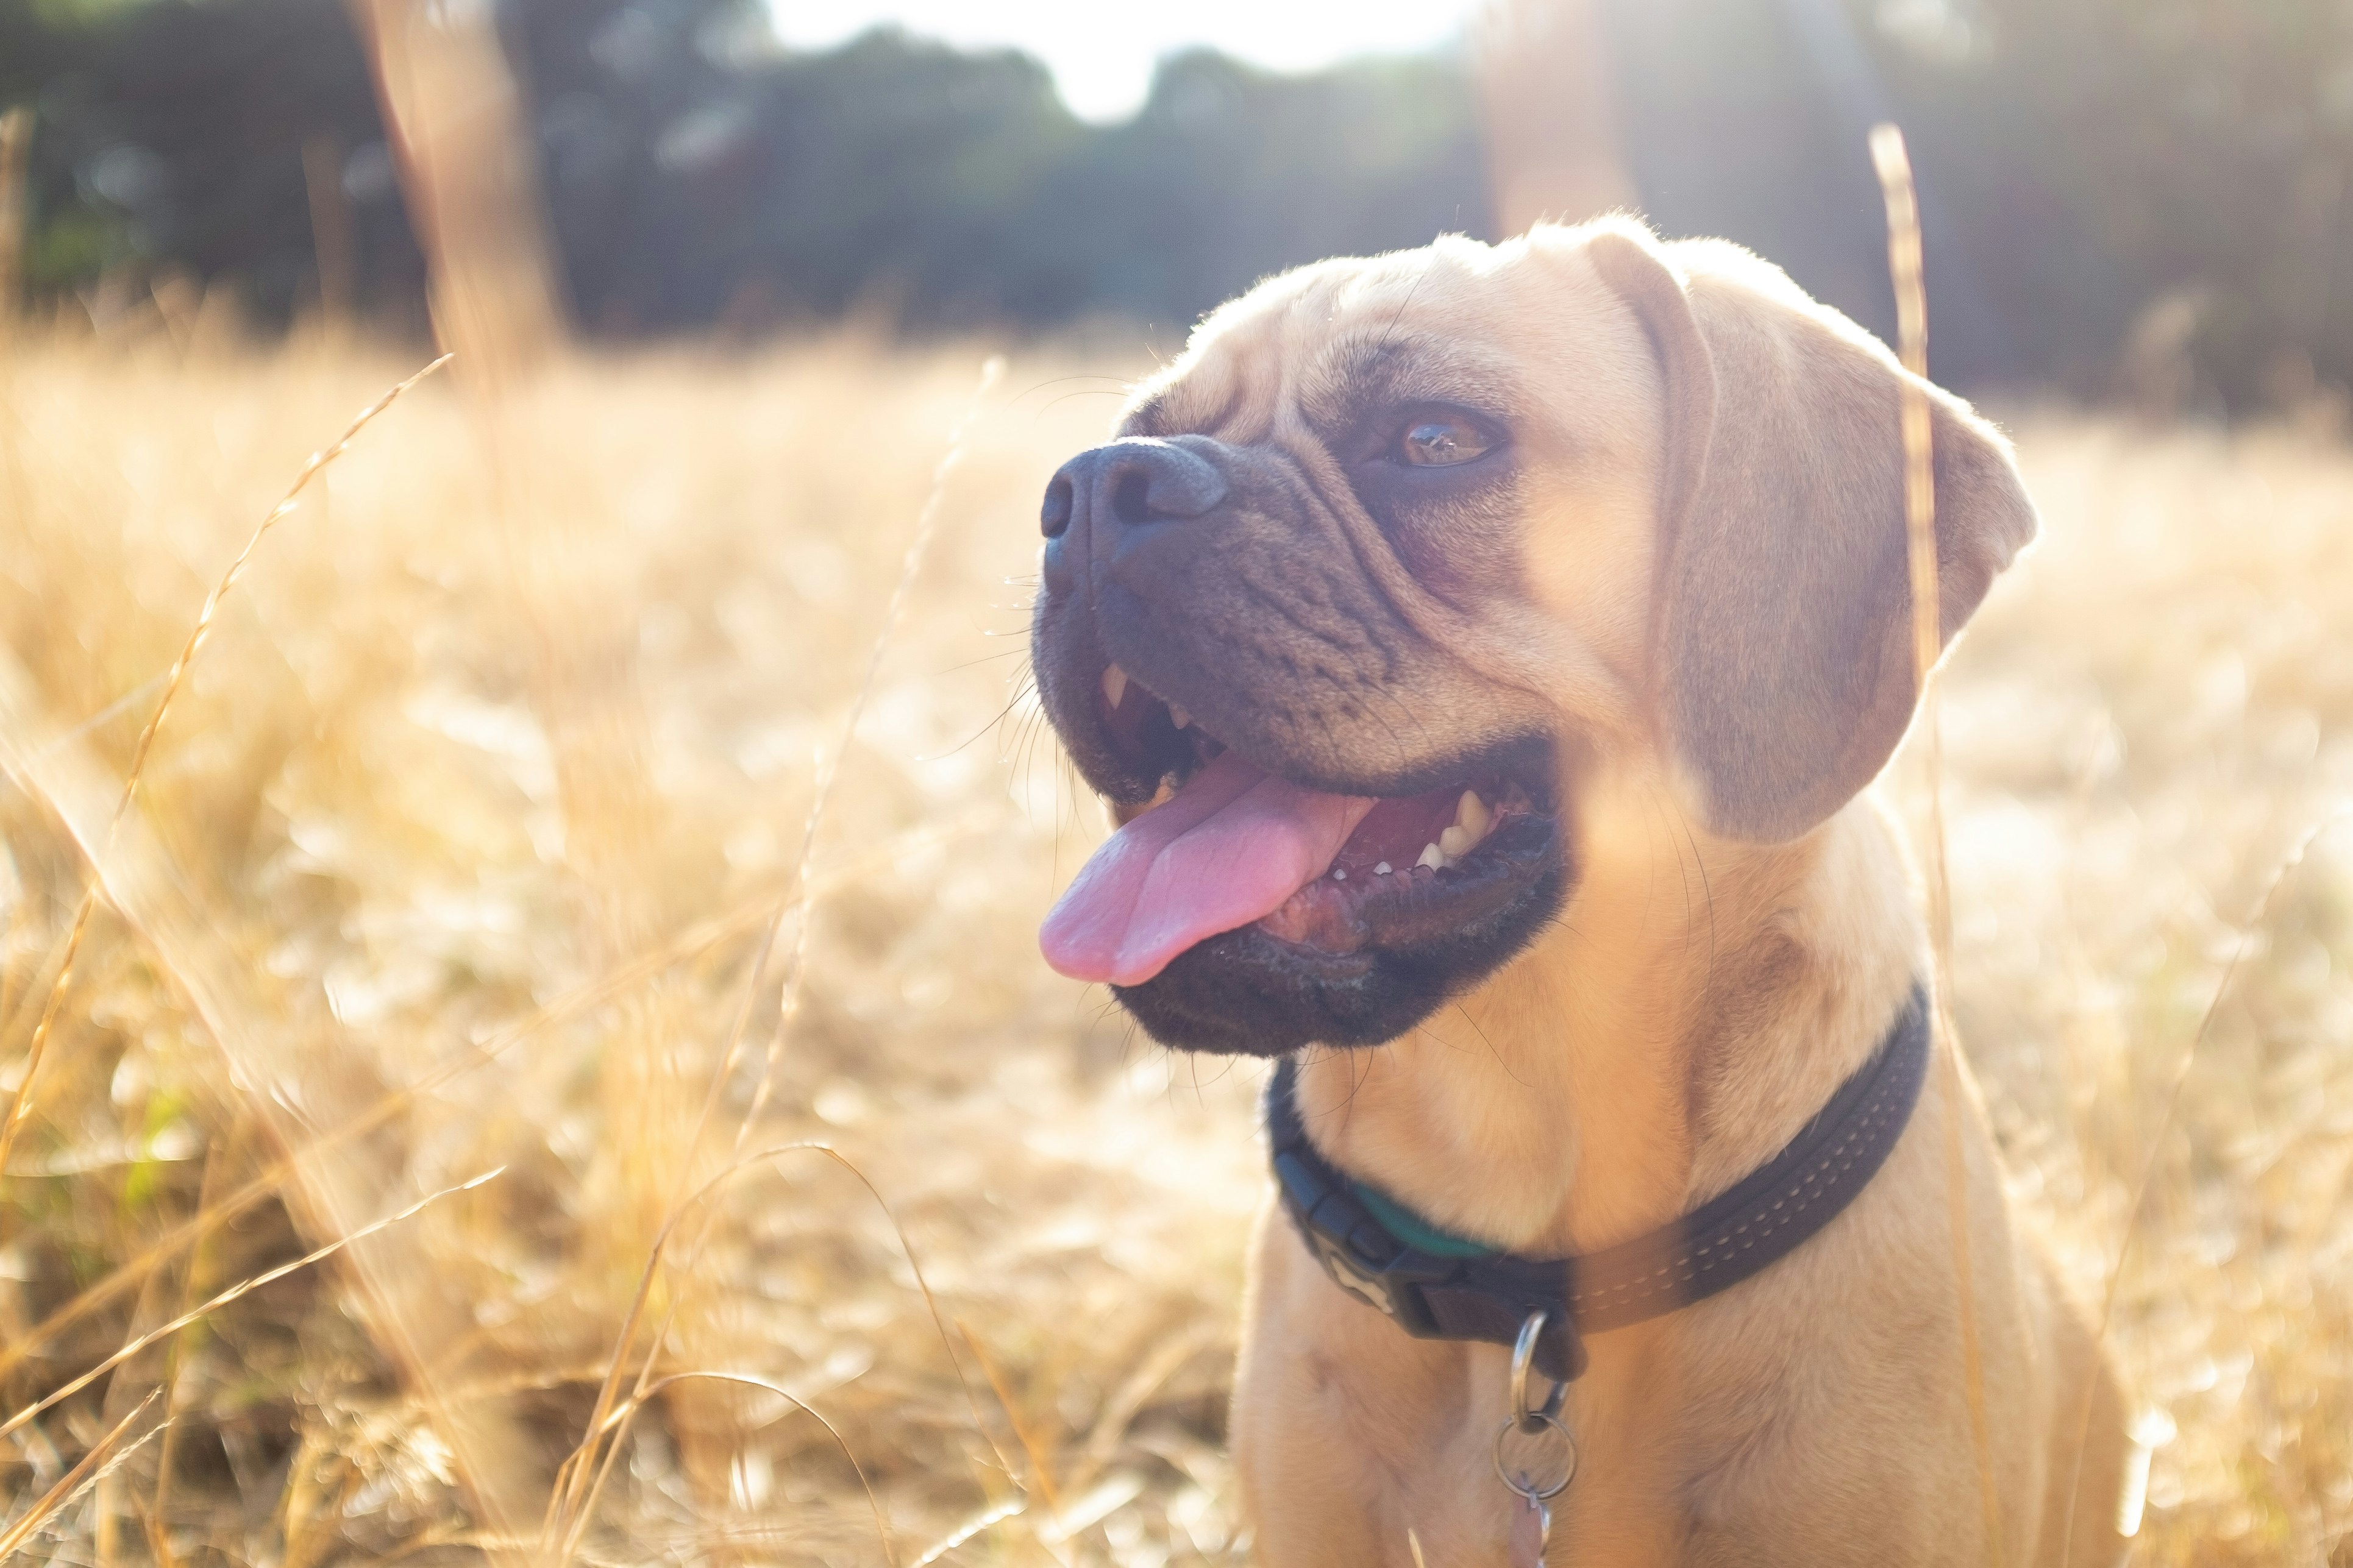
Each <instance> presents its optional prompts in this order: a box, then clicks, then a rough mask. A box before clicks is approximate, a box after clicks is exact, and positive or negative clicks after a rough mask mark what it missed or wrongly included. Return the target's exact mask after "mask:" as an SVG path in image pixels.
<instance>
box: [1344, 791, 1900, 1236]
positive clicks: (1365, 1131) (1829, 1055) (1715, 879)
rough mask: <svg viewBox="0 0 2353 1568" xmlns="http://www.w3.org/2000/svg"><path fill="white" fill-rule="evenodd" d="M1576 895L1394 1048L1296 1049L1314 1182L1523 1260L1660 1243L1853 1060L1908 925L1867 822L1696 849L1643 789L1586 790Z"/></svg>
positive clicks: (1885, 855) (1890, 979)
mask: <svg viewBox="0 0 2353 1568" xmlns="http://www.w3.org/2000/svg"><path fill="white" fill-rule="evenodd" d="M1575 798H1576V800H1577V808H1576V810H1575V812H1574V824H1573V831H1574V833H1575V835H1576V837H1575V853H1576V855H1577V859H1578V862H1579V874H1578V879H1577V886H1576V887H1575V889H1573V890H1572V891H1571V893H1570V895H1569V899H1568V902H1567V906H1566V907H1565V908H1564V910H1562V913H1561V916H1560V919H1559V920H1558V921H1556V922H1555V923H1554V924H1553V925H1552V927H1550V928H1549V929H1548V930H1547V931H1546V932H1545V933H1544V934H1543V935H1542V936H1541V937H1539V938H1538V939H1537V941H1536V942H1535V943H1534V944H1533V945H1532V946H1531V947H1530V949H1529V950H1528V952H1525V953H1524V954H1522V955H1521V956H1520V957H1519V958H1517V959H1516V960H1514V962H1513V963H1511V964H1509V965H1508V966H1506V967H1505V968H1504V970H1503V971H1502V972H1500V973H1498V974H1497V975H1496V976H1495V977H1494V978H1493V979H1492V980H1490V981H1488V982H1487V983H1486V984H1483V985H1482V986H1481V987H1480V988H1479V989H1478V990H1476V991H1474V992H1472V994H1468V995H1466V996H1464V997H1463V998H1462V999H1461V1002H1460V1003H1459V1004H1457V1005H1451V1006H1449V1007H1447V1008H1445V1009H1443V1010H1442V1011H1440V1013H1439V1014H1438V1015H1437V1016H1434V1017H1432V1018H1431V1019H1430V1022H1429V1023H1427V1024H1425V1025H1423V1026H1421V1027H1420V1028H1419V1029H1417V1030H1415V1031H1414V1032H1413V1033H1412V1034H1411V1035H1409V1037H1406V1038H1404V1039H1401V1040H1398V1041H1395V1042H1393V1043H1391V1044H1389V1045H1388V1046H1385V1047H1380V1048H1378V1049H1377V1050H1370V1051H1356V1052H1311V1053H1310V1054H1309V1057H1308V1058H1307V1059H1306V1060H1305V1061H1303V1064H1302V1067H1301V1071H1300V1080H1299V1091H1298V1092H1299V1106H1300V1110H1301V1113H1302V1116H1303V1121H1304V1122H1305V1125H1306V1127H1307V1129H1308V1131H1309V1134H1310V1136H1311V1137H1312V1138H1314V1141H1315V1142H1316V1144H1317V1145H1318V1146H1319V1147H1320V1148H1321V1149H1322V1150H1323V1151H1324V1153H1325V1154H1326V1155H1327V1156H1329V1157H1330V1158H1331V1159H1332V1160H1333V1161H1334V1162H1335V1163H1336V1164H1338V1165H1340V1166H1341V1167H1342V1168H1343V1169H1345V1170H1346V1171H1347V1172H1349V1173H1351V1174H1353V1175H1355V1176H1356V1177H1358V1178H1359V1179H1361V1180H1365V1181H1368V1182H1370V1183H1372V1184H1374V1185H1376V1186H1377V1187H1379V1188H1381V1189H1382V1190H1383V1191H1385V1192H1387V1193H1388V1194H1390V1195H1391V1196H1392V1197H1395V1198H1396V1199H1398V1201H1400V1202H1402V1203H1404V1204H1406V1205H1409V1207H1411V1208H1413V1209H1415V1210H1416V1211H1418V1212H1419V1213H1420V1214H1421V1215H1424V1216H1425V1217H1427V1218H1428V1219H1430V1220H1431V1221H1433V1222H1435V1223H1436V1224H1438V1225H1440V1226H1444V1227H1446V1228H1447V1229H1449V1230H1451V1231H1454V1232H1456V1233H1457V1234H1460V1235H1463V1236H1467V1237H1473V1238H1476V1239H1478V1240H1481V1241H1483V1242H1486V1243H1488V1244H1490V1245H1493V1246H1499V1247H1505V1248H1508V1249H1510V1250H1513V1251H1515V1252H1521V1253H1525V1254H1528V1255H1532V1256H1557V1255H1559V1254H1562V1253H1567V1252H1581V1251H1589V1250H1592V1249H1594V1248H1597V1247H1606V1246H1609V1245H1611V1244H1612V1243H1615V1242H1618V1241H1622V1240H1625V1239H1627V1238H1629V1237H1633V1236H1636V1235H1639V1234H1641V1233H1642V1232H1644V1231H1646V1230H1649V1229H1651V1228H1652V1227H1654V1226H1660V1225H1663V1224H1665V1223H1667V1222H1668V1221H1670V1220H1672V1219H1673V1218H1674V1217H1675V1216H1676V1215H1680V1214H1682V1213H1683V1212H1685V1211H1686V1210H1688V1209H1690V1208H1691V1207H1693V1206H1694V1205H1697V1204H1699V1203H1702V1202H1704V1201H1705V1200H1706V1199H1707V1198H1709V1197H1711V1196H1713V1195H1714V1194H1716V1193H1718V1192H1721V1191H1722V1190H1723V1189H1724V1188H1725V1187H1727V1186H1729V1185H1731V1184H1733V1183H1734V1182H1736V1181H1737V1180H1739V1179H1740V1177H1742V1176H1743V1175H1745V1174H1746V1173H1748V1172H1749V1171H1750V1170H1753V1169H1754V1168H1756V1167H1757V1166H1758V1165H1761V1164H1763V1163H1765V1162H1766V1161H1767V1160H1768V1159H1770V1158H1771V1157H1772V1155H1773V1154H1774V1153H1775V1152H1777V1151H1778V1149H1779V1148H1780V1147H1781V1146H1782V1145H1783V1144H1784V1143H1785V1142H1788V1140H1789V1139H1790V1138H1791V1137H1793V1136H1794V1135H1795V1134H1796V1133H1797V1131H1798V1130H1799V1128H1800V1127H1802V1126H1803V1125H1804V1124H1805V1122H1806V1121H1807V1120H1808V1119H1809V1118H1810V1117H1811V1116H1812V1115H1813V1114H1814V1112H1815V1111H1817V1110H1820V1107H1821V1106H1822V1104H1823V1102H1825V1101H1826V1100H1829V1099H1830V1097H1831V1094H1832V1093H1833V1092H1835V1090H1836V1089H1837V1088H1838V1086H1839V1084H1840V1083H1841V1082H1842V1081H1843V1080H1844V1079H1846V1078H1847V1076H1848V1075H1849V1074H1851V1073H1852V1072H1853V1071H1854V1070H1855V1069H1856V1068H1858V1067H1859V1066H1861V1065H1862V1062H1863V1060H1864V1059H1865V1058H1868V1057H1869V1055H1870V1053H1871V1051H1872V1049H1873V1047H1875V1046H1876V1045H1877V1044H1878V1042H1879V1038H1880V1036H1881V1034H1882V1032H1883V1031H1884V1030H1885V1028H1886V1027H1887V1026H1888V1023H1889V1022H1890V1020H1891V1019H1892V1018H1893V1017H1894V1016H1895V1013H1896V1011H1897V1009H1898V1008H1899V1007H1900V1006H1901V1005H1902V1002H1903V998H1904V996H1905V994H1906V992H1907V990H1908V988H1909V987H1910V986H1911V984H1913V980H1914V977H1915V973H1917V967H1918V963H1919V955H1920V952H1921V935H1920V927H1919V921H1918V917H1917V915H1916V913H1915V910H1914V906H1913V901H1912V899H1911V896H1910V879H1909V877H1908V875H1907V872H1906V868H1905V860H1904V858H1903V856H1902V853H1901V851H1900V850H1899V849H1898V847H1897V845H1896V841H1895V838H1894V833H1893V831H1892V829H1891V826H1890V825H1889V824H1888V823H1887V822H1886V820H1885V819H1884V818H1883V816H1882V815H1881V814H1880V812H1879V811H1878V809H1877V808H1876V807H1875V806H1874V805H1871V804H1869V803H1868V802H1857V803H1854V804H1852V805H1848V806H1847V807H1846V808H1845V809H1844V810H1843V811H1841V812H1840V813H1839V814H1838V815H1837V816H1834V817H1832V818H1831V820H1830V821H1829V822H1827V823H1825V824H1823V825H1822V826H1821V827H1820V828H1819V829H1818V830H1816V831H1815V832H1814V833H1812V834H1810V835H1809V836H1808V837H1806V838H1804V839H1802V840H1800V841H1799V842H1797V843H1795V844H1790V845H1784V846H1776V847H1756V846H1748V845H1735V844H1730V843H1726V842H1724V841H1721V840H1711V839H1710V838H1709V837H1706V836H1705V835H1704V833H1702V832H1701V831H1699V830H1698V829H1697V828H1696V827H1695V826H1694V825H1693V824H1692V823H1691V822H1690V821H1688V820H1687V819H1686V818H1685V817H1684V816H1682V815H1681V814H1680V813H1678V812H1677V810H1676V809H1675V807H1674V806H1673V805H1671V804H1670V801H1671V799H1672V797H1671V795H1669V793H1668V792H1667V791H1666V790H1664V789H1663V788H1661V787H1660V786H1659V785H1658V784H1657V783H1656V781H1655V779H1653V778H1649V777H1643V776H1639V775H1636V776H1628V775H1623V774H1620V775H1617V776H1609V777H1604V778H1601V779H1598V780H1594V779H1588V780H1587V781H1585V784H1584V786H1583V787H1581V788H1580V789H1579V790H1578V791H1577V795H1576V797H1575Z"/></svg>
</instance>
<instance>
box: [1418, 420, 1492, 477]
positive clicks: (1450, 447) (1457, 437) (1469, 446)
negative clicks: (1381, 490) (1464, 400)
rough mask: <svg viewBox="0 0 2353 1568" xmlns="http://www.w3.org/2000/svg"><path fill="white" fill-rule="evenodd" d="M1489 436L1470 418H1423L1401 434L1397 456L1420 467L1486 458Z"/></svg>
mask: <svg viewBox="0 0 2353 1568" xmlns="http://www.w3.org/2000/svg"><path fill="white" fill-rule="evenodd" d="M1487 447H1488V441H1487V437H1484V436H1482V435H1481V434H1480V433H1479V429H1478V427H1477V426H1474V425H1472V423H1471V422H1470V421H1469V420H1467V419H1422V420H1417V421H1416V422H1415V423H1414V424H1412V425H1409V426H1407V427H1406V432H1405V434H1404V435H1403V436H1400V437H1398V457H1399V458H1401V459H1402V460H1403V461H1405V462H1406V463H1409V464H1410V465H1411V466H1413V467H1414V468H1445V467H1447V466H1449V465H1450V464H1454V463H1467V462H1469V461H1470V460H1471V459H1472V458H1478V457H1483V456H1484V455H1485V454H1486V451H1487Z"/></svg>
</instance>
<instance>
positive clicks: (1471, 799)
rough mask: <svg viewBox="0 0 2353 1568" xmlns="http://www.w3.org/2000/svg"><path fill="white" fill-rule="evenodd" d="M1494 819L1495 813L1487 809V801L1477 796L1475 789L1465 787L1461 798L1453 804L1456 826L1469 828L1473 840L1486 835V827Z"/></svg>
mask: <svg viewBox="0 0 2353 1568" xmlns="http://www.w3.org/2000/svg"><path fill="white" fill-rule="evenodd" d="M1494 820H1495V814H1494V813H1493V812H1492V811H1489V810H1488V809H1487V803H1486V802H1485V801H1483V800H1481V799H1480V798H1479V792H1478V791H1477V790H1470V789H1466V790H1464V791H1463V792H1462V798H1461V800H1460V801H1459V802H1457V803H1456V804H1455V807H1454V821H1455V825H1456V826H1460V827H1467V828H1469V829H1470V830H1471V837H1472V841H1473V842H1476V841H1477V840H1479V839H1482V838H1484V837H1487V829H1488V828H1489V827H1490V826H1493V823H1494Z"/></svg>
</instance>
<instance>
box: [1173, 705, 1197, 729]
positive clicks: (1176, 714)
mask: <svg viewBox="0 0 2353 1568" xmlns="http://www.w3.org/2000/svg"><path fill="white" fill-rule="evenodd" d="M1168 721H1169V722H1170V723H1172V724H1174V725H1176V728H1178V729H1179V730H1181V729H1183V728H1184V727H1185V726H1186V725H1187V724H1190V723H1191V722H1192V721H1193V716H1192V715H1191V714H1190V713H1187V712H1186V711H1185V710H1183V709H1182V708H1179V707H1177V706H1176V704H1175V703H1174V702H1171V703H1170V704H1169V705H1168Z"/></svg>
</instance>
